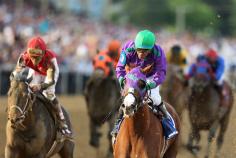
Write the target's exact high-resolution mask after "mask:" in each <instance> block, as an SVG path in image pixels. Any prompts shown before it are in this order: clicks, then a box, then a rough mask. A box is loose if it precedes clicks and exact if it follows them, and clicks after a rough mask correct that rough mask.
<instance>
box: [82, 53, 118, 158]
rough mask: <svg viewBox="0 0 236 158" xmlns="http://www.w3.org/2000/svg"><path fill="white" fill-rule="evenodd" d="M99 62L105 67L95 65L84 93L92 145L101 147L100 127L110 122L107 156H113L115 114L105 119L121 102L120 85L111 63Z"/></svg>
mask: <svg viewBox="0 0 236 158" xmlns="http://www.w3.org/2000/svg"><path fill="white" fill-rule="evenodd" d="M101 59H103V58H101ZM95 62H96V61H95ZM98 62H102V64H100V65H103V66H104V67H103V66H101V67H100V66H98V67H95V69H94V72H93V74H92V75H91V77H90V78H89V80H88V82H87V83H86V87H85V93H84V94H85V100H86V104H87V109H88V115H89V123H90V125H89V127H90V145H92V146H93V147H95V148H99V145H100V144H99V138H100V137H101V133H100V132H99V128H100V127H101V126H102V125H103V123H104V122H108V125H109V130H108V133H107V137H108V140H109V150H108V153H107V157H111V156H112V143H111V141H110V140H111V135H110V131H111V130H112V128H113V124H114V115H111V117H110V118H107V119H106V120H104V119H105V118H106V117H107V115H108V114H109V113H110V112H111V111H112V110H113V108H114V104H120V103H118V102H119V100H120V87H119V84H118V81H117V79H116V77H115V72H114V69H113V66H112V65H111V63H103V62H105V60H104V61H103V60H102V61H98ZM94 65H96V63H94ZM104 69H106V71H104Z"/></svg>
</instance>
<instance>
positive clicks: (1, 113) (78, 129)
mask: <svg viewBox="0 0 236 158" xmlns="http://www.w3.org/2000/svg"><path fill="white" fill-rule="evenodd" d="M59 99H60V101H61V103H62V104H63V105H65V108H66V110H67V111H68V112H69V114H70V117H71V119H72V124H73V128H74V137H75V144H76V146H75V152H74V158H103V157H104V156H105V154H106V150H107V145H108V141H107V139H106V133H105V132H106V131H107V125H104V127H103V128H102V132H103V133H105V134H104V135H103V137H102V140H101V141H102V142H101V147H100V149H99V150H98V151H97V150H95V149H94V148H92V147H90V146H89V143H88V140H89V128H88V115H87V111H86V106H85V102H84V98H83V97H82V96H59ZM6 105H7V98H6V97H0V158H4V146H5V143H6V139H5V124H6V113H5V107H6ZM235 126H236V104H234V107H233V110H232V113H231V117H230V125H229V127H228V129H227V132H226V135H225V142H224V144H223V148H222V155H221V158H236V128H235ZM189 129H190V126H189V123H188V117H187V112H184V120H183V123H182V141H183V143H186V142H187V137H188V133H189ZM201 134H202V138H201V143H200V144H201V146H202V149H201V151H200V155H199V157H204V153H205V151H206V144H207V135H206V132H202V133H201ZM214 145H215V142H214ZM53 158H58V157H57V156H54V157H53ZM178 158H193V156H192V155H191V154H190V153H189V152H188V151H187V150H186V149H185V148H183V147H181V148H180V150H179V154H178Z"/></svg>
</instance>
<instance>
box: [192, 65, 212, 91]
mask: <svg viewBox="0 0 236 158" xmlns="http://www.w3.org/2000/svg"><path fill="white" fill-rule="evenodd" d="M211 74H212V70H211V66H210V65H209V64H208V63H207V62H206V61H200V62H198V63H197V64H196V67H195V75H194V77H193V84H192V89H193V91H196V92H202V91H203V90H204V89H205V88H207V87H208V86H209V85H210V83H211Z"/></svg>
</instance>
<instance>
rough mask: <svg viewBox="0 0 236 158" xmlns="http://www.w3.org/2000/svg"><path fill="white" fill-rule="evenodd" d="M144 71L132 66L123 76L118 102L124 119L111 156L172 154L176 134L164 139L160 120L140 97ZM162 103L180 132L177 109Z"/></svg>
mask: <svg viewBox="0 0 236 158" xmlns="http://www.w3.org/2000/svg"><path fill="white" fill-rule="evenodd" d="M148 71H149V70H148V69H145V68H144V69H141V68H140V67H136V68H133V69H132V70H131V71H130V72H128V73H127V75H126V77H125V82H126V83H125V87H124V91H123V94H122V96H123V98H124V99H123V103H122V105H121V109H122V110H123V113H124V120H123V121H122V123H121V125H120V130H119V132H118V135H117V137H116V140H115V143H114V145H113V150H114V151H113V155H114V158H121V157H122V158H135V157H138V158H147V157H148V158H161V157H164V158H175V157H176V155H177V151H178V143H179V142H178V141H179V135H177V136H176V137H174V138H172V139H170V140H166V139H165V137H164V132H163V128H162V124H161V120H160V119H159V118H158V117H157V116H156V114H154V113H153V112H152V110H151V108H150V107H149V106H148V102H145V101H144V100H145V99H144V96H146V95H147V89H146V76H145V72H148ZM165 104H166V107H167V109H168V111H169V113H170V114H171V115H172V116H173V119H174V121H175V125H176V128H177V130H178V131H179V132H180V120H179V118H178V115H177V113H176V112H175V110H174V108H173V107H171V106H170V105H169V104H167V103H165ZM160 117H161V116H160Z"/></svg>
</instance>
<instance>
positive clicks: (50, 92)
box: [27, 68, 58, 101]
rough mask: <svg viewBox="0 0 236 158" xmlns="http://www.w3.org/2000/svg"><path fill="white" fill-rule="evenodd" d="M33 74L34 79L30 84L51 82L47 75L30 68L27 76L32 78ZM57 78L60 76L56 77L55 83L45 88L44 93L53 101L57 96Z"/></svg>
mask: <svg viewBox="0 0 236 158" xmlns="http://www.w3.org/2000/svg"><path fill="white" fill-rule="evenodd" d="M31 76H32V77H33V80H32V81H31V82H30V84H41V83H49V82H50V81H49V79H48V77H47V76H44V75H41V74H40V73H38V72H37V71H35V70H33V69H31V68H30V69H29V73H28V76H27V78H30V77H31ZM57 78H58V77H55V79H56V81H55V83H54V84H53V85H51V86H50V87H48V88H47V89H45V90H43V95H44V96H45V97H46V98H47V99H49V100H51V101H52V100H54V99H55V98H56V95H55V88H56V83H57Z"/></svg>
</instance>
